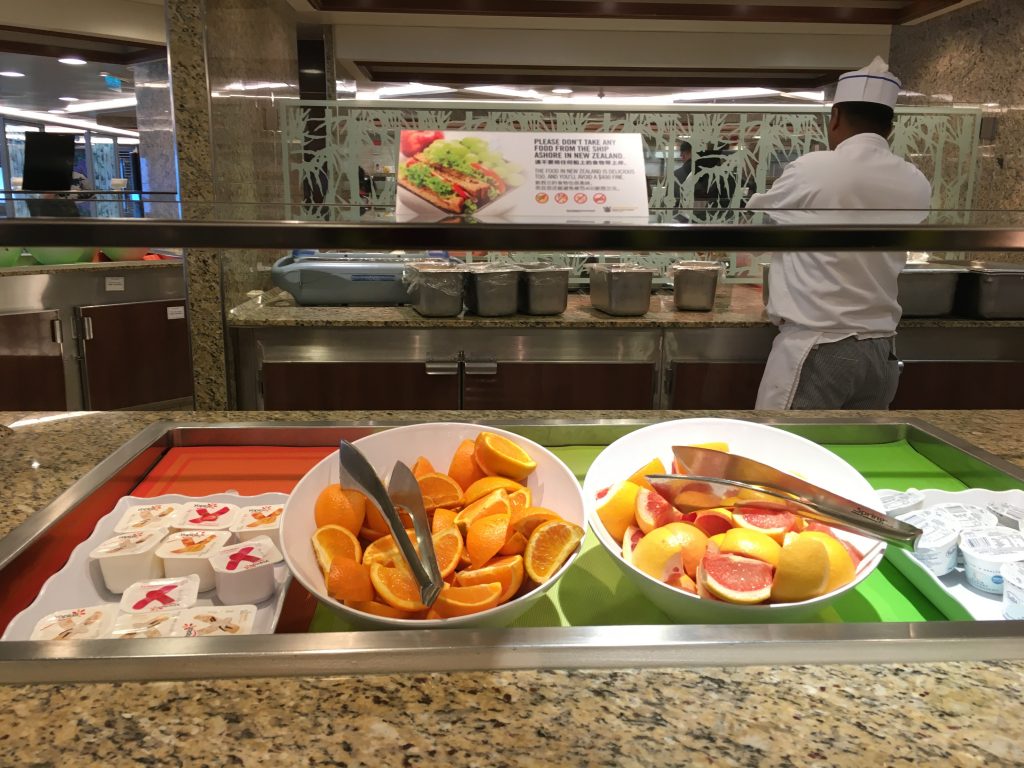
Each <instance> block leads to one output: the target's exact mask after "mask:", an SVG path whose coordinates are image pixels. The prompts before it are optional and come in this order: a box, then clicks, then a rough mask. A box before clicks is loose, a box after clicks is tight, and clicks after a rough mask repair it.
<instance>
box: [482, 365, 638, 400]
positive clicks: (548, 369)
mask: <svg viewBox="0 0 1024 768" xmlns="http://www.w3.org/2000/svg"><path fill="white" fill-rule="evenodd" d="M656 377H657V366H656V364H655V363H639V362H635V363H609V362H566V363H560V362H536V363H533V362H522V363H520V362H499V363H471V362H467V363H466V375H465V379H464V381H465V383H464V387H463V397H462V403H463V407H464V408H466V409H468V410H476V409H488V408H495V409H498V408H503V409H516V410H520V409H535V408H540V409H552V410H591V409H593V410H602V409H605V410H614V409H648V408H653V407H654V386H655V381H656Z"/></svg>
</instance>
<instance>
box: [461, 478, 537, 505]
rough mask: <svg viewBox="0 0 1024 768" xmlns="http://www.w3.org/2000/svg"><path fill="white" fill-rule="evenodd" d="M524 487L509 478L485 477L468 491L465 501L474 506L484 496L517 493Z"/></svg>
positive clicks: (464, 497)
mask: <svg viewBox="0 0 1024 768" xmlns="http://www.w3.org/2000/svg"><path fill="white" fill-rule="evenodd" d="M524 487H525V486H523V485H522V483H517V482H516V481H515V480H509V479H508V478H507V477H483V478H480V479H479V480H477V481H476V482H475V483H473V484H472V485H471V486H469V488H467V489H466V493H465V494H464V495H463V500H464V501H465V503H466V504H472V503H473V502H474V501H476V500H477V499H482V498H483V497H484V496H487V495H489V494H492V493H494V492H495V491H497V490H502V491H505V493H515V492H516V491H518V490H521V489H522V488H524Z"/></svg>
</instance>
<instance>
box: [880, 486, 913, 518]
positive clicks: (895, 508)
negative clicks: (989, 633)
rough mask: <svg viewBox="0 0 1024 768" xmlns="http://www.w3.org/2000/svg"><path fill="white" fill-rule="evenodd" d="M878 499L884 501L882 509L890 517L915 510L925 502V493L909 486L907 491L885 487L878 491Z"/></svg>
mask: <svg viewBox="0 0 1024 768" xmlns="http://www.w3.org/2000/svg"><path fill="white" fill-rule="evenodd" d="M878 499H879V501H881V502H882V511H883V512H885V514H887V515H889V516H890V517H896V516H897V515H905V514H906V513H907V512H913V511H914V510H917V509H920V508H921V506H922V505H923V504H924V494H923V493H921V492H920V491H918V490H917V489H916V488H908V489H907V490H905V491H891V490H889V489H887V488H883V489H882V490H880V491H878Z"/></svg>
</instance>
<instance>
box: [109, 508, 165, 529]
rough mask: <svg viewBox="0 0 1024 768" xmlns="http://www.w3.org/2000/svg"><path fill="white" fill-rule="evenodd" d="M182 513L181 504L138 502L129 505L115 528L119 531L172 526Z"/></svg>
mask: <svg viewBox="0 0 1024 768" xmlns="http://www.w3.org/2000/svg"><path fill="white" fill-rule="evenodd" d="M180 513H181V504H136V505H134V506H131V507H128V509H126V510H125V512H124V514H123V515H121V519H120V520H119V521H118V523H117V525H116V526H114V530H115V531H116V532H117V533H127V532H129V531H142V530H145V529H147V528H170V527H171V524H172V523H173V522H174V521H175V519H176V518H177V516H178V515H179V514H180Z"/></svg>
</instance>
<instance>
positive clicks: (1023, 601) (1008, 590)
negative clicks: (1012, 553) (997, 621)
mask: <svg viewBox="0 0 1024 768" xmlns="http://www.w3.org/2000/svg"><path fill="white" fill-rule="evenodd" d="M999 573H1000V575H1001V576H1002V577H1003V618H1004V619H1010V620H1014V621H1019V620H1021V619H1024V563H1003V565H1002V566H1001V567H1000V569H999Z"/></svg>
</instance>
